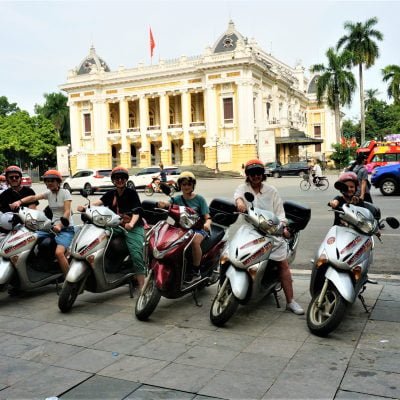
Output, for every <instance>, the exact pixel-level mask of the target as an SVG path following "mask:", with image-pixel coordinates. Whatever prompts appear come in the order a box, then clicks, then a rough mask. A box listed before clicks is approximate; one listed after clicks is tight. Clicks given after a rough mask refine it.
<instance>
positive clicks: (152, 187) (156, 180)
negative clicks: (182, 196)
mask: <svg viewBox="0 0 400 400" xmlns="http://www.w3.org/2000/svg"><path fill="white" fill-rule="evenodd" d="M151 179H152V181H151V182H150V183H149V184H148V185H146V186H145V188H144V194H145V195H146V196H153V194H154V193H162V190H161V186H160V183H161V180H160V177H159V176H153V177H152V178H151ZM162 183H163V184H167V185H168V186H169V188H170V190H171V196H172V195H173V194H174V193H175V192H179V188H178V186H177V184H176V182H175V181H174V180H172V179H171V180H169V181H167V182H162Z"/></svg>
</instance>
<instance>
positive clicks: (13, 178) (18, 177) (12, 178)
mask: <svg viewBox="0 0 400 400" xmlns="http://www.w3.org/2000/svg"><path fill="white" fill-rule="evenodd" d="M8 179H11V180H12V181H17V180H18V179H21V177H20V176H19V175H8Z"/></svg>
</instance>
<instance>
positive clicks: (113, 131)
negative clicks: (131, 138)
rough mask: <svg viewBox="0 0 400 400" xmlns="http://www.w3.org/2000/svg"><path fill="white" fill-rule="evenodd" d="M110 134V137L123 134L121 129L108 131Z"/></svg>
mask: <svg viewBox="0 0 400 400" xmlns="http://www.w3.org/2000/svg"><path fill="white" fill-rule="evenodd" d="M108 133H109V134H110V135H114V134H116V133H117V134H120V133H121V129H109V130H108Z"/></svg>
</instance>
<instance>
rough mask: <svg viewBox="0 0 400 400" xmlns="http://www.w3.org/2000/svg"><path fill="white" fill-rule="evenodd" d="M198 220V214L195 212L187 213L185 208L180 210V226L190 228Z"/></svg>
mask: <svg viewBox="0 0 400 400" xmlns="http://www.w3.org/2000/svg"><path fill="white" fill-rule="evenodd" d="M198 220H199V216H198V215H197V214H189V213H188V212H187V211H186V210H185V211H182V212H181V215H180V218H179V225H180V226H181V227H182V228H185V229H190V228H192V227H193V226H194V225H195V224H196V222H197V221H198Z"/></svg>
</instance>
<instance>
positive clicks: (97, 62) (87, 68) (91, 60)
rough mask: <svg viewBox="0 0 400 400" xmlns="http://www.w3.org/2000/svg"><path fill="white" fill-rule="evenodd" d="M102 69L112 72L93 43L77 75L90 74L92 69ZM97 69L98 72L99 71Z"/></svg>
mask: <svg viewBox="0 0 400 400" xmlns="http://www.w3.org/2000/svg"><path fill="white" fill-rule="evenodd" d="M96 70H97V71H101V70H104V71H105V72H110V68H109V66H108V65H107V63H106V62H105V61H104V60H103V59H101V58H100V57H99V56H98V55H97V53H96V50H95V48H94V46H93V45H92V46H91V47H90V52H89V55H88V56H87V57H86V58H85V59H84V60H83V61H82V62H81V64H80V65H79V67H78V69H77V75H84V74H90V73H91V72H92V71H96ZM97 71H96V72H97Z"/></svg>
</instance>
